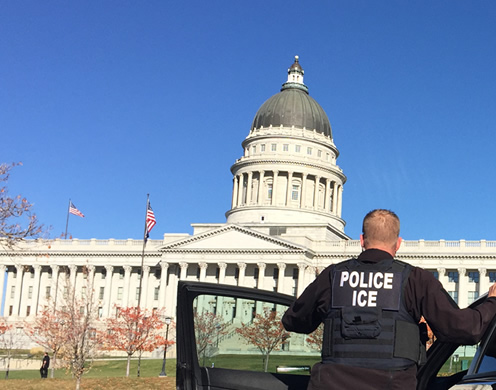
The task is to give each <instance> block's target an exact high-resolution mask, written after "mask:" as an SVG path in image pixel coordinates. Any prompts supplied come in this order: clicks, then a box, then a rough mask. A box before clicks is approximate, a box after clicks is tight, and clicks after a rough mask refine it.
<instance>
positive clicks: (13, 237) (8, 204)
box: [0, 163, 44, 249]
mask: <svg viewBox="0 0 496 390" xmlns="http://www.w3.org/2000/svg"><path fill="white" fill-rule="evenodd" d="M17 165H21V164H20V163H17V164H16V163H12V164H5V163H4V164H0V186H1V187H0V243H1V244H2V245H5V246H6V247H8V248H10V249H11V248H13V247H14V246H15V245H16V244H18V243H19V242H20V241H23V240H25V239H28V238H32V239H35V238H39V237H40V236H41V235H42V233H43V232H44V229H43V225H41V224H40V223H39V222H38V218H37V217H36V214H34V213H33V212H32V208H33V204H32V203H29V202H28V201H27V199H26V198H24V197H22V196H21V195H16V196H10V195H9V190H8V187H7V182H8V180H9V176H10V170H11V169H12V168H14V167H15V166H17Z"/></svg>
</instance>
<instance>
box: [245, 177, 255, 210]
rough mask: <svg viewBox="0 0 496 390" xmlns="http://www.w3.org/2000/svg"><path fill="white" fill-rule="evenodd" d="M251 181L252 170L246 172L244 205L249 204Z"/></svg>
mask: <svg viewBox="0 0 496 390" xmlns="http://www.w3.org/2000/svg"><path fill="white" fill-rule="evenodd" d="M252 182H253V172H248V183H247V185H246V205H247V206H249V205H250V204H251V185H252Z"/></svg>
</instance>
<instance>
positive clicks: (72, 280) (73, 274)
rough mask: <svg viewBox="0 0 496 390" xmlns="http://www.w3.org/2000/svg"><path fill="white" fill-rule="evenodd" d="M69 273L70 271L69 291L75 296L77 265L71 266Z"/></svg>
mask: <svg viewBox="0 0 496 390" xmlns="http://www.w3.org/2000/svg"><path fill="white" fill-rule="evenodd" d="M69 271H70V273H71V274H70V279H69V280H70V284H71V289H72V293H74V294H75V292H76V276H77V265H75V264H71V265H70V266H69Z"/></svg>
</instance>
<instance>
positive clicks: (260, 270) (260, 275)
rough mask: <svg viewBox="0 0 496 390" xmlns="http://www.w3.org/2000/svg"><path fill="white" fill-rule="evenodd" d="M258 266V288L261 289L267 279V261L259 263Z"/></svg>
mask: <svg viewBox="0 0 496 390" xmlns="http://www.w3.org/2000/svg"><path fill="white" fill-rule="evenodd" d="M257 266H258V286H257V287H258V288H259V289H260V290H263V289H264V281H265V268H267V264H265V263H257Z"/></svg>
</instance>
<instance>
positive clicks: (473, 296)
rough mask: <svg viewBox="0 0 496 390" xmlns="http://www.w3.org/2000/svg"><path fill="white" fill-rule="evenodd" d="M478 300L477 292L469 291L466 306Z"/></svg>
mask: <svg viewBox="0 0 496 390" xmlns="http://www.w3.org/2000/svg"><path fill="white" fill-rule="evenodd" d="M477 298H479V291H469V292H468V304H469V305H470V304H471V303H472V302H473V301H475V300H476V299H477Z"/></svg>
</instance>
